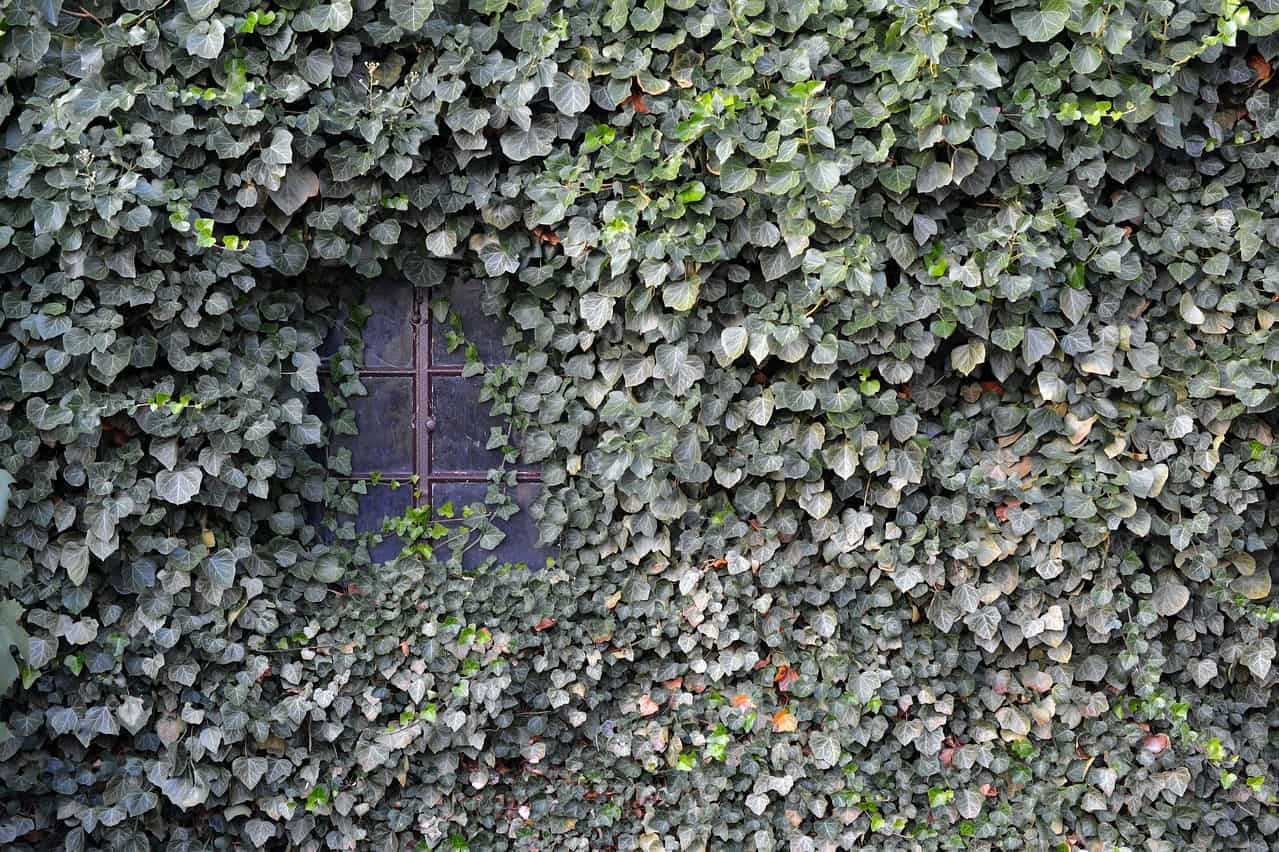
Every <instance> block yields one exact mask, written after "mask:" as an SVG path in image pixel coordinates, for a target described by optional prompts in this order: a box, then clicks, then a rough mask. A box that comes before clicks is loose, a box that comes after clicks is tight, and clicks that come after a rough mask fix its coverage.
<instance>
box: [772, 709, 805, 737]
mask: <svg viewBox="0 0 1279 852" xmlns="http://www.w3.org/2000/svg"><path fill="white" fill-rule="evenodd" d="M798 728H799V719H798V718H796V716H795V714H794V713H792V712H791V711H789V710H787V709H786V708H785V707H783V708H782V709H781V710H778V711H777V712H776V713H774V714H773V732H774V733H777V734H789V733H793V732H794V731H795V730H797V729H798Z"/></svg>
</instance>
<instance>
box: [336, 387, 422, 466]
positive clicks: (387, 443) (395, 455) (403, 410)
mask: <svg viewBox="0 0 1279 852" xmlns="http://www.w3.org/2000/svg"><path fill="white" fill-rule="evenodd" d="M363 381H364V387H365V388H366V389H367V390H368V392H369V394H368V396H361V397H355V398H353V399H352V400H351V408H352V410H353V411H354V412H355V424H356V427H357V428H358V429H359V430H360V434H358V435H355V436H351V435H342V436H340V437H341V440H339V441H337V442H336V446H338V447H346V448H349V449H350V450H351V471H352V473H354V474H356V475H360V474H366V473H383V474H387V475H388V476H389V475H391V474H399V475H402V476H407V475H408V474H411V473H412V472H413V378H412V377H411V376H366V377H365V378H364V380H363Z"/></svg>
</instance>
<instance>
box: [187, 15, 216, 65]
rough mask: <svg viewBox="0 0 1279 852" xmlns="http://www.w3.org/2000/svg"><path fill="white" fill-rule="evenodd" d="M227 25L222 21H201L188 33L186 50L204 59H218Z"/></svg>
mask: <svg viewBox="0 0 1279 852" xmlns="http://www.w3.org/2000/svg"><path fill="white" fill-rule="evenodd" d="M225 32H226V27H225V26H223V25H222V22H221V21H217V20H213V21H200V22H199V23H197V24H196V25H195V26H193V27H192V28H191V30H190V31H189V32H188V33H187V37H186V43H185V46H186V50H187V53H189V54H191V55H192V56H199V57H200V58H202V59H217V58H218V55H219V54H221V53H222V40H223V35H224V34H225Z"/></svg>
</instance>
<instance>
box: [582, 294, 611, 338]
mask: <svg viewBox="0 0 1279 852" xmlns="http://www.w3.org/2000/svg"><path fill="white" fill-rule="evenodd" d="M579 310H580V311H581V314H582V320H583V321H584V322H585V323H586V327H587V328H589V329H590V330H591V331H599V330H600V329H602V328H603V327H604V326H606V325H608V322H609V320H611V319H612V318H613V299H612V298H611V297H609V296H605V295H602V294H600V293H594V292H592V293H584V294H582V299H581V301H580V302H579Z"/></svg>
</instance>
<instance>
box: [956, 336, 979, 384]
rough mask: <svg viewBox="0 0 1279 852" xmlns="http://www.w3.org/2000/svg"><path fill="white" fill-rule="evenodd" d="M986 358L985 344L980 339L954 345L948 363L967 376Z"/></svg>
mask: <svg viewBox="0 0 1279 852" xmlns="http://www.w3.org/2000/svg"><path fill="white" fill-rule="evenodd" d="M985 360H986V344H984V343H982V342H981V341H980V340H977V341H974V342H972V343H965V344H964V345H962V346H957V347H955V349H954V350H952V351H951V353H950V365H951V366H952V367H954V368H955V369H956V370H958V371H959V372H960V373H961V374H963V375H965V376H967V375H970V374H971V373H972V371H973V370H975V369H977V368H978V367H979V366H980V365H981V364H982V363H983V362H984V361H985Z"/></svg>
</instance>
